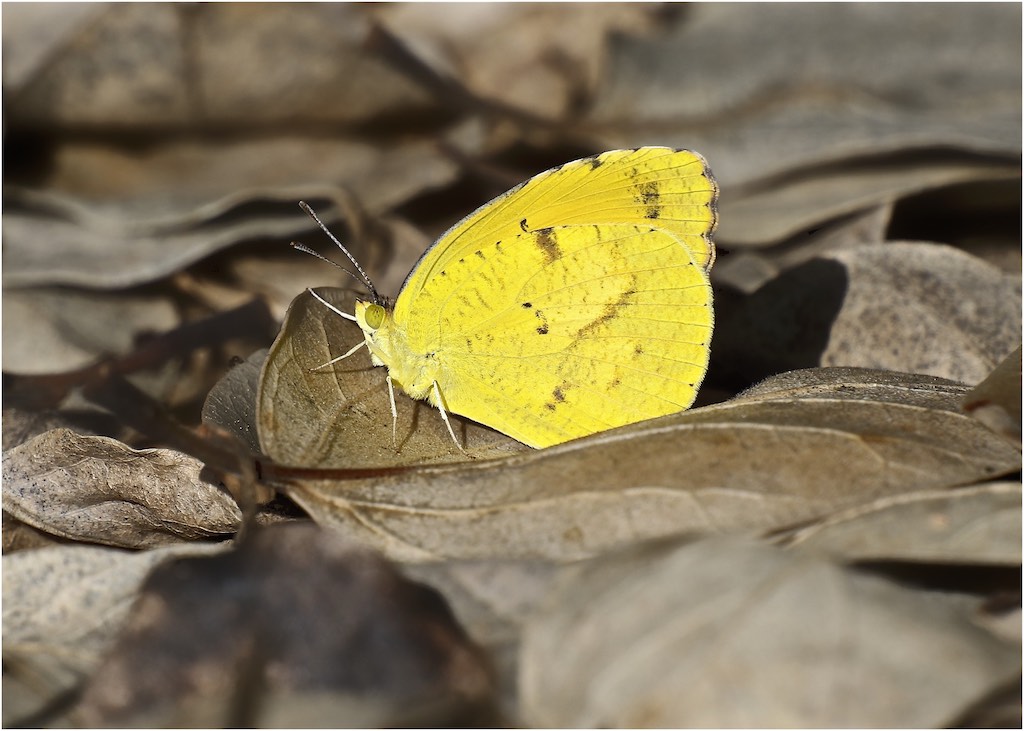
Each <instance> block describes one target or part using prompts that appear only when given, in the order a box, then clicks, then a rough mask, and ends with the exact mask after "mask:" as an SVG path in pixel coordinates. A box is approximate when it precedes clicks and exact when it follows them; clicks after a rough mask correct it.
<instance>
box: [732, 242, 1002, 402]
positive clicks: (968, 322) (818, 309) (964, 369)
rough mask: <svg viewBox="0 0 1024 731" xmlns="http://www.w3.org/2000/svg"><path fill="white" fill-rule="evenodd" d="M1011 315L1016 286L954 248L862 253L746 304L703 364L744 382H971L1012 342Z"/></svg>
mask: <svg viewBox="0 0 1024 731" xmlns="http://www.w3.org/2000/svg"><path fill="white" fill-rule="evenodd" d="M1020 310H1021V299H1020V284H1019V279H1016V278H1015V277H1010V276H1008V275H1006V274H1004V273H1003V272H1001V271H1000V270H998V269H996V268H995V267H994V266H992V265H991V264H988V263H986V262H984V261H982V260H981V259H978V258H976V257H973V256H971V255H970V254H965V253H964V252H962V251H960V250H959V249H956V248H953V247H950V246H942V245H939V244H926V243H887V244H877V245H873V246H861V247H855V248H850V249H843V250H839V251H834V252H830V253H828V254H824V255H822V256H819V257H816V258H815V259H812V260H811V261H809V262H807V263H805V264H803V265H801V266H798V267H796V268H794V269H791V270H789V271H787V272H785V273H783V274H782V275H781V276H779V277H778V278H777V279H775V280H774V281H772V282H770V283H768V284H766V285H765V286H764V287H762V288H761V289H760V290H758V291H757V292H756V293H755V294H753V295H752V296H750V297H749V298H747V299H746V301H745V302H744V303H743V304H742V306H741V307H740V308H739V310H738V311H737V312H736V313H734V314H733V316H732V317H731V318H730V319H728V320H727V321H725V322H723V323H722V326H721V327H720V328H719V330H718V332H716V334H715V335H716V339H715V342H714V345H713V347H712V358H714V359H715V362H716V363H720V364H722V366H723V367H724V368H727V369H739V370H741V372H742V375H743V377H744V378H746V379H749V380H756V379H757V378H762V377H764V376H765V375H768V374H772V373H779V372H782V371H786V370H790V369H793V368H802V367H809V366H814V365H823V366H860V367H864V368H881V369H891V370H895V371H904V372H910V373H927V374H931V375H935V376H941V377H943V378H950V379H953V380H957V381H963V382H966V383H977V382H978V381H980V380H981V379H982V378H984V377H985V376H986V375H988V373H989V372H990V371H991V370H992V369H993V368H994V367H995V366H996V364H997V363H998V362H999V361H1000V360H1002V359H1003V357H1004V356H1005V355H1006V354H1007V353H1009V352H1010V351H1011V350H1013V349H1014V348H1015V347H1017V346H1018V345H1019V344H1020ZM713 367H714V366H713Z"/></svg>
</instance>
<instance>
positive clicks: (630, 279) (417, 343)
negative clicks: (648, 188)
mask: <svg viewBox="0 0 1024 731" xmlns="http://www.w3.org/2000/svg"><path fill="white" fill-rule="evenodd" d="M712 325H713V312H712V308H711V288H710V285H709V283H708V277H707V272H706V271H705V270H704V268H703V267H702V266H700V265H698V264H696V263H695V262H694V261H693V257H692V256H691V254H690V251H689V249H688V248H687V247H686V246H684V245H683V244H682V243H681V242H680V241H679V239H678V238H677V237H676V236H675V235H673V234H671V233H669V232H667V231H664V230H662V229H657V228H654V227H652V226H651V225H649V224H640V225H637V224H598V225H575V226H558V227H553V228H550V229H543V230H542V231H538V232H532V233H523V232H519V233H518V234H513V235H512V236H510V237H508V238H505V239H500V240H497V241H491V242H490V243H478V245H477V246H476V247H475V250H474V252H473V253H472V254H471V255H469V256H468V257H464V258H461V259H459V260H456V261H452V262H451V263H450V264H449V265H448V266H447V268H445V269H442V270H439V271H438V273H437V275H436V276H434V277H432V278H431V279H430V280H428V281H426V282H424V283H423V286H422V287H421V288H420V290H419V293H418V295H417V297H416V299H415V300H414V302H413V307H412V308H411V310H410V318H409V319H408V320H407V322H406V324H405V327H406V329H407V335H408V337H409V342H410V345H411V346H412V347H413V348H414V349H415V350H418V351H419V352H423V353H430V354H431V356H432V358H434V359H436V363H437V374H438V375H437V381H438V385H439V386H440V390H441V393H442V395H443V398H444V403H445V406H446V408H447V409H448V410H449V411H452V412H454V413H457V414H462V415H464V416H467V417H469V418H471V419H474V420H476V421H479V422H481V423H483V424H487V425H489V426H491V427H493V428H495V429H498V430H499V431H502V432H504V433H506V434H508V435H509V436H512V437H514V438H516V439H518V440H520V441H522V442H524V443H526V444H529V445H531V446H534V447H543V446H548V445H551V444H557V443H559V442H563V441H566V440H569V439H573V438H575V437H579V436H584V435H587V434H591V433H594V432H597V431H602V430H604V429H608V428H611V427H615V426H621V425H624V424H629V423H633V422H636V421H640V420H643V419H648V418H653V417H655V416H661V415H664V414H668V413H673V412H676V411H680V410H682V409H685V408H687V407H688V406H689V405H690V404H691V403H692V402H693V399H694V397H695V396H696V393H697V389H698V387H699V386H700V382H701V380H702V379H703V377H704V373H705V371H706V369H707V363H708V347H709V343H710V339H711V331H712Z"/></svg>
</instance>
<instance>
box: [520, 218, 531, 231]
mask: <svg viewBox="0 0 1024 731" xmlns="http://www.w3.org/2000/svg"><path fill="white" fill-rule="evenodd" d="M519 228H521V229H523V233H525V234H528V233H530V229H529V227H527V225H526V219H525V218H524V219H523V220H522V221H520V222H519Z"/></svg>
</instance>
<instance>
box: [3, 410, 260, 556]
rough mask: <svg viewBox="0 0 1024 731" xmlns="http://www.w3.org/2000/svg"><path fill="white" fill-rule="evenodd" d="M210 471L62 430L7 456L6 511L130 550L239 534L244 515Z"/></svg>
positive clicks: (168, 455) (166, 454)
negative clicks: (209, 477) (208, 478)
mask: <svg viewBox="0 0 1024 731" xmlns="http://www.w3.org/2000/svg"><path fill="white" fill-rule="evenodd" d="M202 469H203V465H202V463H201V462H199V461H198V460H196V459H194V458H192V457H189V456H188V455H185V454H181V453H180V452H174V451H171V450H169V449H146V450H142V451H136V450H134V449H130V448H129V447H127V446H126V445H124V444H122V443H121V442H118V441H116V440H114V439H109V438H107V437H89V436H79V435H77V434H75V433H74V432H71V431H69V430H67V429H55V430H54V431H50V432H47V433H45V434H42V435H40V436H38V437H35V438H33V439H31V440H30V441H28V442H26V443H24V444H22V445H20V446H18V447H15V448H13V449H11V450H8V451H7V452H5V453H4V459H3V477H4V479H3V500H4V510H6V511H8V512H10V513H11V515H13V516H14V517H16V518H18V519H19V520H21V521H24V522H25V523H28V524H29V525H32V526H34V527H36V528H38V529H40V530H43V531H46V532H47V533H52V534H54V535H57V536H61V537H64V538H70V539H72V540H79V541H91V542H95V543H105V544H108V545H113V546H124V547H128V548H149V547H153V546H159V545H163V544H166V543H177V542H180V541H182V540H196V539H203V538H212V537H221V536H224V535H226V534H230V533H233V532H234V531H235V530H237V528H238V525H239V522H240V520H241V517H242V515H241V512H240V511H239V509H238V506H237V505H235V502H234V500H232V499H231V497H230V496H228V495H227V493H225V492H223V491H221V490H220V489H219V488H217V487H216V486H214V485H211V484H210V483H208V482H204V481H203V480H202V479H201V478H200V472H201V470H202Z"/></svg>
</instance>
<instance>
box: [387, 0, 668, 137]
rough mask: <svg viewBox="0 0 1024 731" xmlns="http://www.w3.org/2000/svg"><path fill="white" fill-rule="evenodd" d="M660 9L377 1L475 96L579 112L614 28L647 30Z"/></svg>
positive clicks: (545, 112) (423, 53) (420, 50)
mask: <svg viewBox="0 0 1024 731" xmlns="http://www.w3.org/2000/svg"><path fill="white" fill-rule="evenodd" d="M657 11H658V8H656V7H655V6H650V5H643V4H623V3H588V4H572V5H560V4H557V3H543V4H531V3H513V4H504V3H482V4H473V5H469V6H466V5H462V4H458V5H433V6H427V5H417V4H415V3H386V4H382V5H374V6H372V12H373V13H374V16H375V17H376V18H377V20H378V21H379V22H382V23H383V24H384V25H385V27H387V28H388V30H389V31H390V32H391V33H392V34H394V35H396V36H397V37H399V38H401V39H402V40H403V42H404V43H405V44H406V46H407V47H408V50H410V51H412V52H413V53H415V54H416V55H417V56H418V57H419V58H420V60H421V61H422V62H424V63H426V64H427V65H429V66H430V67H431V68H433V69H434V70H435V72H436V73H438V74H440V75H441V76H443V77H447V78H452V79H454V80H457V81H458V83H459V85H460V86H461V87H464V88H466V89H468V90H469V91H471V92H473V93H474V94H475V95H476V96H479V97H482V98H484V99H490V100H498V101H501V102H503V103H504V104H507V105H509V106H512V107H515V108H518V109H522V110H525V111H529V112H531V113H533V114H536V115H538V116H543V117H549V118H557V117H562V116H564V115H566V114H568V113H571V112H572V111H574V106H575V105H576V104H578V102H579V99H580V98H581V97H582V96H583V95H585V94H586V93H587V92H589V91H590V90H591V89H592V87H593V86H594V85H595V84H596V82H597V77H598V74H599V71H600V69H601V65H602V62H603V61H604V46H605V43H606V39H607V37H608V36H609V35H610V34H611V33H613V32H620V33H621V32H625V31H634V32H640V31H647V34H649V33H650V31H651V30H652V26H653V24H654V23H655V22H657V18H656V17H655V13H656V12H657ZM569 26H571V27H572V33H566V32H565V28H566V27H569Z"/></svg>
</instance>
